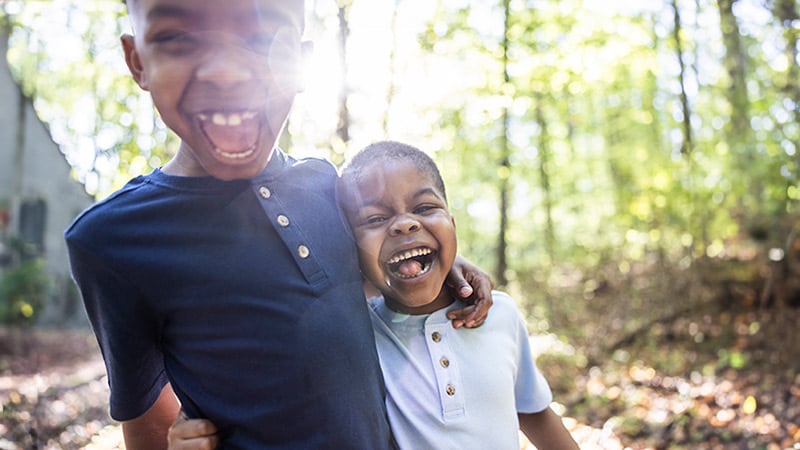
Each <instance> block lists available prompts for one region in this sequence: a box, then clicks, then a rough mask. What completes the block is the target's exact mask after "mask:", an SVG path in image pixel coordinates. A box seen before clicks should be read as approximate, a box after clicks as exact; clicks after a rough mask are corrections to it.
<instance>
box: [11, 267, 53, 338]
mask: <svg viewBox="0 0 800 450" xmlns="http://www.w3.org/2000/svg"><path fill="white" fill-rule="evenodd" d="M49 289H50V278H49V277H48V276H47V273H46V272H45V270H44V265H43V261H42V260H41V259H40V258H36V259H30V260H27V261H24V262H22V263H21V264H19V265H18V266H16V267H14V268H12V269H10V270H8V271H7V272H5V274H4V275H3V277H2V279H1V280H0V322H3V323H11V324H17V325H22V324H29V323H32V322H33V320H34V319H35V318H36V316H37V315H38V314H39V313H40V312H41V309H42V308H43V307H44V305H45V303H46V301H47V295H48V292H49Z"/></svg>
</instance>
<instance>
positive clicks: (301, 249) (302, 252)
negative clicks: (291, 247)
mask: <svg viewBox="0 0 800 450" xmlns="http://www.w3.org/2000/svg"><path fill="white" fill-rule="evenodd" d="M310 253H311V251H310V250H309V249H308V247H306V246H305V245H300V246H298V247H297V256H299V257H301V258H303V259H306V258H308V255H309V254H310Z"/></svg>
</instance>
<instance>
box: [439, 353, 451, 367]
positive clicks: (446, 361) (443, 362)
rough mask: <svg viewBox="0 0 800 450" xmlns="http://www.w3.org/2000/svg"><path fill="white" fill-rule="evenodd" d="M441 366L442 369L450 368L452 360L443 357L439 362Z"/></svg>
mask: <svg viewBox="0 0 800 450" xmlns="http://www.w3.org/2000/svg"><path fill="white" fill-rule="evenodd" d="M439 364H441V365H442V367H444V368H445V369H447V368H448V367H450V360H449V359H447V358H446V357H444V356H442V359H440V360H439Z"/></svg>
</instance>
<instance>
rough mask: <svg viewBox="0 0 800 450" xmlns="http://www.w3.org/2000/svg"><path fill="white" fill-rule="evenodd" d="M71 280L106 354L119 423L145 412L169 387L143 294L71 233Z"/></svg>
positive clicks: (155, 328)
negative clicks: (74, 239)
mask: <svg viewBox="0 0 800 450" xmlns="http://www.w3.org/2000/svg"><path fill="white" fill-rule="evenodd" d="M67 243H68V247H69V253H70V265H71V270H72V276H73V278H74V280H75V282H76V284H77V285H78V289H79V291H80V292H81V296H82V297H83V302H84V306H85V307H86V312H87V315H88V316H89V321H90V322H91V325H92V329H93V330H94V333H95V336H96V337H97V342H98V344H99V345H100V350H101V352H102V353H103V359H104V360H105V364H106V370H107V373H108V383H109V387H110V390H111V400H110V414H111V417H112V418H114V420H118V421H126V420H131V419H134V418H136V417H139V416H141V415H142V414H144V413H145V412H146V411H147V410H148V409H149V408H150V406H152V405H153V403H154V402H155V401H156V399H157V398H158V396H159V394H160V393H161V390H162V389H163V387H164V386H165V385H166V383H167V378H166V375H165V371H164V358H163V355H162V353H161V351H160V348H159V345H158V341H159V337H158V329H159V326H158V322H157V320H156V319H155V317H154V316H153V315H152V312H151V311H150V310H149V309H148V308H147V307H146V305H145V303H144V301H143V299H142V296H141V295H140V293H139V292H138V290H137V289H136V288H135V287H134V286H132V285H131V283H130V282H129V281H128V280H127V279H125V277H124V276H122V275H121V274H119V273H117V272H115V271H114V270H113V269H112V267H111V265H109V264H108V263H107V262H105V261H102V260H100V259H98V258H97V257H96V256H95V255H94V254H92V253H89V252H86V251H84V250H83V249H81V248H80V247H79V246H78V245H77V244H76V243H75V242H74V241H72V240H71V239H70V236H69V234H68V235H67Z"/></svg>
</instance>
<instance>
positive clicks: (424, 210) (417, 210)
mask: <svg viewBox="0 0 800 450" xmlns="http://www.w3.org/2000/svg"><path fill="white" fill-rule="evenodd" d="M434 209H439V206H436V205H420V206H417V207H416V208H414V214H425V213H427V212H430V211H431V210H434Z"/></svg>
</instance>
